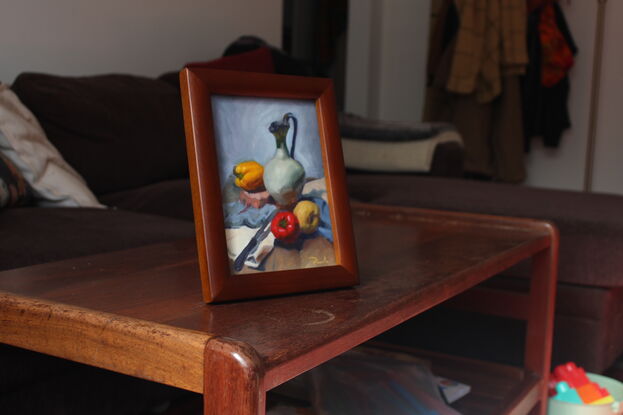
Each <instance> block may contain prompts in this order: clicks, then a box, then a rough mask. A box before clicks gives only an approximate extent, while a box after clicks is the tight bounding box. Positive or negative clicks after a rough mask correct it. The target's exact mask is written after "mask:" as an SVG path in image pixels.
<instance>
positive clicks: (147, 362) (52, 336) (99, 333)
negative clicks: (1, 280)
mask: <svg viewBox="0 0 623 415" xmlns="http://www.w3.org/2000/svg"><path fill="white" fill-rule="evenodd" d="M0 319H1V321H2V330H0V342H2V343H7V344H12V345H14V346H19V347H22V348H25V349H29V350H34V351H38V352H42V353H47V354H50V355H53V356H57V357H62V358H66V359H70V360H74V361H76V362H81V363H87V364H90V365H92V366H97V367H101V368H105V369H109V370H114V371H116V372H120V373H124V374H127V375H132V376H136V377H140V378H143V379H148V380H153V381H155V382H160V383H164V384H167V385H171V386H177V387H180V388H184V389H188V390H191V391H195V392H203V374H204V372H203V355H204V349H205V345H206V342H207V341H208V340H209V339H210V336H209V335H208V334H206V333H200V332H193V331H189V330H180V329H176V328H173V327H171V326H165V325H160V324H154V323H152V322H147V321H141V320H137V319H132V318H127V317H122V316H119V315H113V314H108V313H101V312H93V311H91V310H87V309H83V308H79V307H72V306H68V305H63V304H58V303H52V302H49V301H42V300H35V299H30V298H25V297H20V296H16V295H11V294H8V293H2V292H0Z"/></svg>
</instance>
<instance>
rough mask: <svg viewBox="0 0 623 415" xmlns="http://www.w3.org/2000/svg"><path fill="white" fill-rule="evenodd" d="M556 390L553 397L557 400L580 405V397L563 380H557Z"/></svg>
mask: <svg viewBox="0 0 623 415" xmlns="http://www.w3.org/2000/svg"><path fill="white" fill-rule="evenodd" d="M556 391H557V392H558V393H557V394H556V396H554V399H556V400H557V401H563V402H569V403H577V404H580V405H582V404H583V403H584V402H582V399H581V398H580V396H579V395H578V393H577V392H576V390H575V389H573V388H571V387H569V384H568V383H567V382H565V381H564V380H563V381H562V382H558V384H557V385H556Z"/></svg>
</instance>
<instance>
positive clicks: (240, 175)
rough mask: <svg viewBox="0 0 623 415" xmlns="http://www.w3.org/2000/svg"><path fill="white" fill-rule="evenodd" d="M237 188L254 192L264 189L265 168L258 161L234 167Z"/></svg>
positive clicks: (245, 162)
mask: <svg viewBox="0 0 623 415" xmlns="http://www.w3.org/2000/svg"><path fill="white" fill-rule="evenodd" d="M234 176H236V180H235V183H236V186H238V187H240V188H241V189H244V190H248V191H253V190H259V189H260V188H262V187H264V179H263V177H264V167H262V165H261V164H260V163H258V162H257V161H253V160H249V161H243V162H242V163H238V164H236V166H234Z"/></svg>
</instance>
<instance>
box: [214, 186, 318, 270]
mask: <svg viewBox="0 0 623 415" xmlns="http://www.w3.org/2000/svg"><path fill="white" fill-rule="evenodd" d="M302 195H303V196H305V195H313V196H316V197H322V198H323V199H324V200H325V201H327V186H326V182H325V179H324V177H323V178H321V179H316V180H311V181H309V182H307V183H305V186H303V191H302ZM268 226H270V225H268ZM258 230H259V228H249V227H248V226H241V227H239V228H225V239H226V240H227V254H228V255H229V257H230V258H231V259H232V260H234V261H235V260H236V258H238V255H240V253H241V252H242V250H243V249H244V248H245V247H246V246H247V245H248V243H249V241H250V240H251V238H253V236H255V234H256V233H257V231H258ZM274 247H275V236H274V235H273V234H272V232H270V231H269V232H268V236H266V238H265V239H264V240H263V241H261V242H260V244H259V245H258V246H257V247H256V248H255V251H253V252H252V253H251V254H250V255H249V257H248V258H247V260H246V261H245V262H244V264H245V265H246V266H248V267H251V268H258V267H259V266H260V265H261V264H262V261H264V258H266V256H267V255H268V254H270V253H271V252H272V250H273V248H274Z"/></svg>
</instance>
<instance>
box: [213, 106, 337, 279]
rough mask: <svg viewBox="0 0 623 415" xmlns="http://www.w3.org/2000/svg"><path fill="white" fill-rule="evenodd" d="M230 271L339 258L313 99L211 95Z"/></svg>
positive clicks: (310, 265)
mask: <svg viewBox="0 0 623 415" xmlns="http://www.w3.org/2000/svg"><path fill="white" fill-rule="evenodd" d="M211 107H212V118H213V125H214V141H215V143H216V154H217V160H218V174H219V184H220V189H219V190H220V191H221V200H222V207H223V217H224V228H225V239H226V244H227V254H228V257H229V265H230V271H231V275H237V274H249V273H256V272H267V271H285V270H295V269H303V268H314V267H323V266H331V265H335V264H336V255H335V248H334V246H333V241H334V235H333V226H332V222H331V211H330V209H331V206H330V205H329V199H328V196H327V183H326V178H325V176H326V174H325V166H324V161H323V157H322V148H321V141H320V134H319V123H318V115H317V110H316V105H315V102H314V100H306V99H283V98H267V97H246V96H234V95H218V94H215V95H212V97H211Z"/></svg>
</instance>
